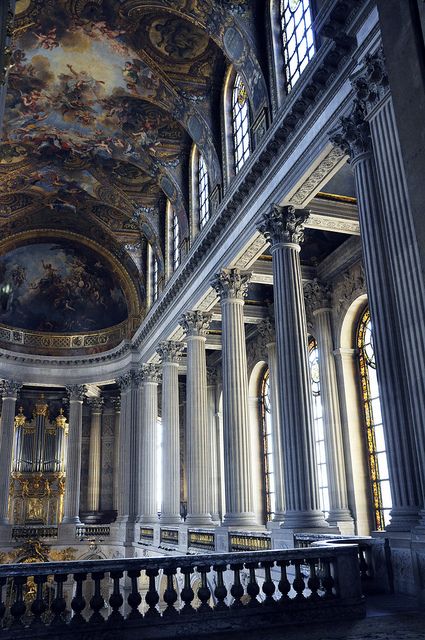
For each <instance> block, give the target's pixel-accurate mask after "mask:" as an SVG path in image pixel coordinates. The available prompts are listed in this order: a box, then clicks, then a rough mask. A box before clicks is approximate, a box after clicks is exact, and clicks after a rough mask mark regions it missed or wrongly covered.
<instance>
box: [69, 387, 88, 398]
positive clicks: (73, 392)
mask: <svg viewBox="0 0 425 640" xmlns="http://www.w3.org/2000/svg"><path fill="white" fill-rule="evenodd" d="M66 390H67V393H68V395H69V399H70V400H71V402H72V400H78V401H82V400H84V398H85V395H86V392H87V387H86V386H85V385H84V384H74V385H72V386H70V387H66Z"/></svg>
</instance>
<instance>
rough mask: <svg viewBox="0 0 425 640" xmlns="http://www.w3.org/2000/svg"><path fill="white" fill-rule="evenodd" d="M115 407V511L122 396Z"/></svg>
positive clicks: (117, 499) (117, 489)
mask: <svg viewBox="0 0 425 640" xmlns="http://www.w3.org/2000/svg"><path fill="white" fill-rule="evenodd" d="M112 403H113V407H114V411H115V420H114V471H113V474H114V477H113V485H112V486H113V505H114V509H115V511H118V502H119V497H118V493H119V473H118V469H119V463H120V455H119V454H120V448H119V442H120V414H121V397H117V398H114V399H113V401H112Z"/></svg>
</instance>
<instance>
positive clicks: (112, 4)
mask: <svg viewBox="0 0 425 640" xmlns="http://www.w3.org/2000/svg"><path fill="white" fill-rule="evenodd" d="M250 4H251V3H250V2H249V1H248V0H218V1H216V0H17V2H16V12H15V20H14V23H13V41H12V58H11V66H10V69H9V73H8V79H7V97H6V106H5V114H4V119H3V131H2V140H1V141H0V228H1V227H2V226H3V230H4V232H6V229H7V233H19V232H20V228H21V227H23V228H24V229H25V230H27V229H29V228H30V227H31V220H35V219H37V228H43V223H42V222H41V218H43V219H44V226H45V227H46V228H49V229H51V228H52V227H54V225H58V227H60V228H62V229H63V228H65V227H66V225H67V224H69V228H71V227H72V228H73V229H74V228H83V227H84V229H85V231H84V232H85V233H87V235H88V236H90V237H92V238H93V239H96V238H97V237H100V236H101V237H102V238H105V241H104V242H105V244H106V245H108V246H109V245H111V249H110V250H111V251H113V253H115V255H118V254H119V253H120V249H119V247H121V250H122V251H123V252H126V254H125V256H124V255H122V256H121V259H120V260H121V263H122V264H128V262H129V261H130V262H131V264H132V265H133V267H135V271H136V274H138V275H137V278H136V279H135V275H134V273H133V267H131V268H130V270H129V279H130V280H132V282H133V286H134V287H135V289H136V290H137V291H138V296H139V308H140V309H144V307H145V304H144V300H143V296H144V274H143V265H144V264H145V263H146V261H145V262H144V255H145V254H144V253H143V251H145V250H146V243H147V242H149V243H150V244H151V245H152V246H153V247H154V251H155V253H156V254H157V257H158V262H159V265H160V271H161V269H163V264H164V252H165V244H166V243H165V209H166V203H167V199H168V200H170V201H171V203H172V205H173V207H174V210H175V211H176V213H177V215H178V218H179V223H180V233H181V237H182V239H184V238H187V237H188V233H189V223H188V220H189V217H188V208H189V199H190V196H189V173H188V171H189V155H190V151H191V148H192V145H193V143H195V144H196V145H197V147H198V148H199V150H200V151H201V152H202V154H203V156H204V158H205V160H206V163H207V166H208V172H209V178H210V187H211V189H213V188H214V187H216V186H217V187H220V185H221V182H222V168H221V157H222V151H221V136H220V117H219V114H220V112H219V106H220V100H221V92H222V87H223V82H224V77H225V73H226V69H227V67H228V65H229V64H234V66H235V68H236V69H237V70H238V71H240V72H242V73H243V75H244V77H245V78H246V84H247V90H248V94H249V96H250V101H251V106H252V109H253V115H254V116H255V114H256V113H257V112H259V110H260V109H263V108H266V107H267V91H266V84H265V81H264V77H263V74H262V70H261V67H260V64H259V63H258V61H257V59H256V56H255V47H253V46H252V44H253V40H252V37H251V35H252V34H249V33H248V31H249V29H248V28H247V26H248V24H249V21H248V20H247V16H249V15H251V16H252V14H251V12H250V10H248V9H247V6H248V5H250ZM135 247H136V249H135ZM136 254H137V260H135V259H134V256H135V255H136ZM46 264H47V263H46ZM135 265H136V266H135ZM136 267H137V268H136ZM125 268H126V269H127V267H125ZM40 278H41V276H40ZM3 321H4V322H5V321H6V320H2V322H3ZM40 322H41V321H40ZM40 322H39V321H38V320H35V319H34V318H33V319H32V320H31V322H30V324H31V326H32V327H33V328H34V327H35V325H36V324H37V326H38V324H40ZM55 323H56V324H55V327H56V329H55V330H57V331H60V330H61V329H58V328H57V327H58V326H60V323H59V320H58V319H56V320H55ZM57 323H59V324H57ZM67 330H68V329H67ZM75 330H77V328H76V327H75ZM84 330H85V331H86V330H87V327H85V328H84Z"/></svg>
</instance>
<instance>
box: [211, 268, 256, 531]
mask: <svg viewBox="0 0 425 640" xmlns="http://www.w3.org/2000/svg"><path fill="white" fill-rule="evenodd" d="M249 279H250V274H249V273H247V272H243V271H239V270H238V269H222V270H221V272H220V273H219V274H218V275H217V276H216V278H215V279H214V280H213V282H212V283H211V284H212V286H213V287H214V288H215V290H216V291H217V293H218V295H219V297H220V303H221V312H222V347H223V352H222V362H223V437H224V467H225V491H226V514H225V516H224V519H223V525H225V526H252V525H254V526H255V525H256V521H255V516H254V502H253V490H252V486H251V477H252V475H251V470H250V462H249V461H250V435H249V422H248V372H247V361H246V343H245V326H244V318H243V306H244V298H245V296H246V294H247V292H248V283H249Z"/></svg>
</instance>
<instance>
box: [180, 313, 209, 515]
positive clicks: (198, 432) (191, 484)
mask: <svg viewBox="0 0 425 640" xmlns="http://www.w3.org/2000/svg"><path fill="white" fill-rule="evenodd" d="M210 321H211V314H210V313H204V312H202V311H189V312H188V313H185V314H184V315H183V317H182V319H181V320H180V324H181V326H182V327H183V330H184V332H185V333H186V343H187V374H186V389H187V401H186V459H187V517H186V523H187V524H189V525H193V526H203V525H211V524H212V519H211V512H210V510H211V505H210V503H209V496H210V485H211V475H212V474H211V455H210V447H209V433H208V426H209V425H208V413H207V363H206V354H205V342H206V338H205V335H206V333H207V330H208V326H209V323H210Z"/></svg>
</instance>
